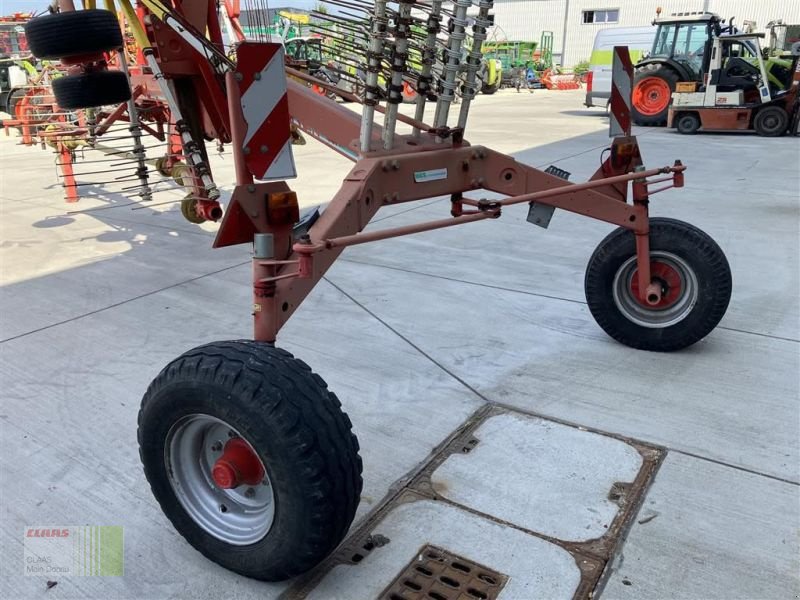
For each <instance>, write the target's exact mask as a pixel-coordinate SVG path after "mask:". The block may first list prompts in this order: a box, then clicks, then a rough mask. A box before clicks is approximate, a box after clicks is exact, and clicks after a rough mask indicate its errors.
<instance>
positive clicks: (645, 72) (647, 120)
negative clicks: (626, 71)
mask: <svg viewBox="0 0 800 600" xmlns="http://www.w3.org/2000/svg"><path fill="white" fill-rule="evenodd" d="M677 83H678V74H677V73H676V72H675V71H673V70H672V69H670V68H669V67H667V66H665V65H658V64H650V65H644V66H643V67H639V68H638V69H636V73H635V74H634V76H633V94H632V104H633V106H632V108H633V111H632V112H633V122H634V123H636V124H637V125H651V126H660V125H664V124H665V123H666V122H667V113H668V112H669V101H670V99H671V98H672V92H674V91H675V85H676V84H677Z"/></svg>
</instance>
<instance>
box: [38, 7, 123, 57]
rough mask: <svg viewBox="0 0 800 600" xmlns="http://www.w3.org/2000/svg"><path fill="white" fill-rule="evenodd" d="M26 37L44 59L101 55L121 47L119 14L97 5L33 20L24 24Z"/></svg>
mask: <svg viewBox="0 0 800 600" xmlns="http://www.w3.org/2000/svg"><path fill="white" fill-rule="evenodd" d="M25 37H26V38H27V40H28V46H29V48H30V50H31V54H33V55H34V56H35V57H36V58H40V59H43V60H59V59H62V58H68V57H71V56H82V55H86V54H99V53H102V52H109V51H111V50H116V49H117V48H121V47H122V33H121V32H120V29H119V21H117V17H116V15H114V13H112V12H109V11H107V10H100V9H95V8H92V9H88V10H73V11H69V12H60V13H53V14H51V15H44V16H43V17H36V18H35V19H31V20H30V21H29V22H28V23H27V24H26V25H25Z"/></svg>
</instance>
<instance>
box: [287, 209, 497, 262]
mask: <svg viewBox="0 0 800 600" xmlns="http://www.w3.org/2000/svg"><path fill="white" fill-rule="evenodd" d="M499 216H500V211H499V210H487V211H485V212H480V213H476V214H473V215H465V216H463V217H451V218H449V219H440V220H438V221H426V222H424V223H417V224H414V225H405V226H403V227H393V228H391V229H381V230H380V231H370V232H369V233H357V234H355V235H345V236H342V237H338V238H333V239H329V240H324V241H323V242H322V243H323V244H324V247H325V248H346V247H347V246H356V245H358V244H366V243H369V242H377V241H380V240H387V239H389V238H393V237H400V236H403V235H411V234H413V233H422V232H423V231H433V230H434V229H444V228H445V227H454V226H456V225H464V224H465V223H472V222H474V221H483V220H484V219H496V218H498V217H499ZM294 248H295V251H297V252H299V253H302V252H303V250H302V249H303V245H302V244H295V246H294Z"/></svg>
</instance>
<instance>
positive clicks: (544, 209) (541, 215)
mask: <svg viewBox="0 0 800 600" xmlns="http://www.w3.org/2000/svg"><path fill="white" fill-rule="evenodd" d="M555 210H556V207H555V206H548V205H547V204H536V202H531V205H530V208H529V209H528V223H533V224H534V225H538V226H539V227H541V228H543V229H547V228H548V227H549V226H550V219H552V218H553V213H554V212H555Z"/></svg>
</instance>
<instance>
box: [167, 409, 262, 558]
mask: <svg viewBox="0 0 800 600" xmlns="http://www.w3.org/2000/svg"><path fill="white" fill-rule="evenodd" d="M234 437H238V438H242V439H244V438H243V436H242V435H241V434H240V433H239V432H238V431H237V430H236V429H234V428H233V427H231V426H230V425H229V424H228V423H226V422H225V421H222V420H221V419H217V418H216V417H212V416H210V415H203V414H194V415H188V416H186V417H183V418H182V419H180V420H179V421H177V422H176V423H175V424H174V425H173V426H172V428H171V429H170V430H169V433H168V434H167V440H166V444H165V446H164V462H165V464H166V467H167V474H168V477H169V481H170V484H171V485H172V489H173V491H174V492H175V496H176V497H177V498H178V501H179V502H180V503H181V505H182V506H183V508H184V510H186V512H187V513H189V516H190V517H191V518H192V520H193V521H194V522H195V523H197V525H199V526H200V527H201V528H202V529H203V530H205V531H206V532H207V533H209V534H211V535H213V536H214V537H215V538H217V539H219V540H222V541H223V542H227V543H229V544H232V545H235V546H246V545H249V544H254V543H256V542H258V541H259V540H261V539H263V538H264V536H266V535H267V533H268V532H269V530H270V528H271V527H272V521H273V519H274V516H275V498H274V495H273V491H272V484H271V481H270V479H269V475H267V470H266V468H264V478H263V480H262V482H261V484H260V485H247V484H242V485H239V486H238V487H235V488H232V489H223V488H221V487H219V486H218V485H217V484H216V483H215V482H214V479H213V478H212V476H211V469H212V467H213V465H214V463H215V462H216V461H217V459H218V458H219V457H220V456H222V453H223V448H224V445H225V443H226V442H227V441H228V440H229V439H231V438H234ZM245 441H246V440H245ZM248 446H250V444H249V442H248ZM250 449H251V450H253V447H252V446H250ZM261 466H262V467H264V464H263V461H262V462H261Z"/></svg>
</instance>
